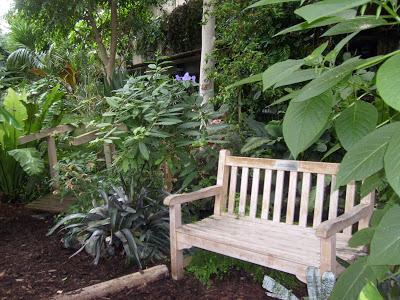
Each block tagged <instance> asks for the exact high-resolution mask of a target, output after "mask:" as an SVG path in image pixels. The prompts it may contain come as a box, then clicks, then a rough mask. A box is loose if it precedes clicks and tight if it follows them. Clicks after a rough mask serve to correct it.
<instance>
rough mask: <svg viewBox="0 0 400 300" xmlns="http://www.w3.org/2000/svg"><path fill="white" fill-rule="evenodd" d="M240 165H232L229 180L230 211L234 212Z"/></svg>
mask: <svg viewBox="0 0 400 300" xmlns="http://www.w3.org/2000/svg"><path fill="white" fill-rule="evenodd" d="M237 174H238V167H232V169H231V180H230V182H229V197H228V213H230V214H233V211H234V209H235V201H236V187H237Z"/></svg>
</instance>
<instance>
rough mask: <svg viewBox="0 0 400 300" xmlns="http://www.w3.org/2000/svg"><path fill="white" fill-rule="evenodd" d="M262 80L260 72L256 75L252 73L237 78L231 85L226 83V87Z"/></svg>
mask: <svg viewBox="0 0 400 300" xmlns="http://www.w3.org/2000/svg"><path fill="white" fill-rule="evenodd" d="M259 81H262V73H260V74H256V75H252V76H250V77H247V78H244V79H242V80H239V81H237V82H235V83H233V84H231V85H228V86H227V87H226V89H227V90H228V89H231V88H234V87H237V86H241V85H245V84H249V83H254V82H259Z"/></svg>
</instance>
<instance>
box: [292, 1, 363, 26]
mask: <svg viewBox="0 0 400 300" xmlns="http://www.w3.org/2000/svg"><path fill="white" fill-rule="evenodd" d="M369 2H370V0H324V1H319V2H317V3H313V4H309V5H306V6H303V7H300V8H298V9H296V10H295V13H296V14H297V15H299V16H301V17H302V18H303V19H304V20H306V21H307V22H313V21H315V20H318V19H320V18H322V17H327V16H332V15H334V14H337V13H339V12H342V11H345V10H348V9H350V8H354V7H358V6H361V5H363V4H366V3H369Z"/></svg>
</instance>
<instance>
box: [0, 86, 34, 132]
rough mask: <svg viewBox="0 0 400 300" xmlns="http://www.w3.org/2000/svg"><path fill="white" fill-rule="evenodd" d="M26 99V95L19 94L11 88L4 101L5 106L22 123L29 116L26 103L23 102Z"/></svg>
mask: <svg viewBox="0 0 400 300" xmlns="http://www.w3.org/2000/svg"><path fill="white" fill-rule="evenodd" d="M24 99H25V100H26V95H22V94H18V93H16V92H15V91H14V90H13V89H11V88H10V89H8V91H7V94H6V96H5V97H4V102H3V105H4V108H5V109H6V110H7V111H8V112H9V113H10V115H12V116H13V117H14V119H15V120H16V121H17V122H18V123H19V124H21V125H22V124H23V122H24V121H25V120H26V119H27V118H28V113H27V111H26V108H25V106H24V104H23V103H22V101H23V100H24Z"/></svg>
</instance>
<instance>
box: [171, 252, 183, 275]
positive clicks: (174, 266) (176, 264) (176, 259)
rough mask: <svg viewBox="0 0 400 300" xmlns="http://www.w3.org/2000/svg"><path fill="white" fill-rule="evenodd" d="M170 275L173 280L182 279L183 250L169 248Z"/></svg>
mask: <svg viewBox="0 0 400 300" xmlns="http://www.w3.org/2000/svg"><path fill="white" fill-rule="evenodd" d="M171 274H172V278H173V279H174V280H180V279H182V278H183V250H177V249H176V248H175V249H174V250H173V249H172V247H171Z"/></svg>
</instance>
